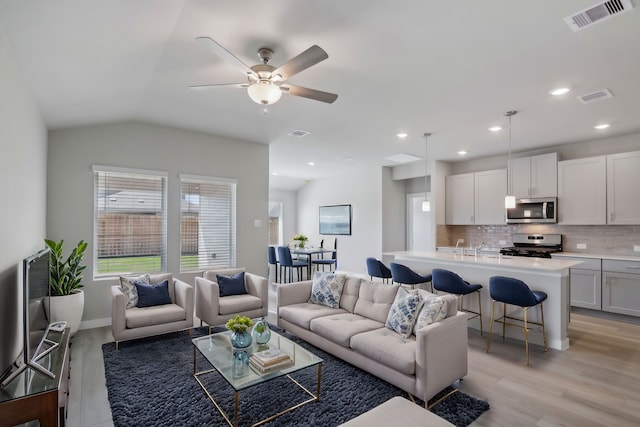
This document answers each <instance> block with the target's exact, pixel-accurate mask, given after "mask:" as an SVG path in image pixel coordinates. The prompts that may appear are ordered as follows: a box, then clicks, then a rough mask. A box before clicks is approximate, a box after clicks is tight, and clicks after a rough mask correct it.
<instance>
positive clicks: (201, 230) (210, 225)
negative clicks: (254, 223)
mask: <svg viewBox="0 0 640 427" xmlns="http://www.w3.org/2000/svg"><path fill="white" fill-rule="evenodd" d="M235 265H236V181H235V180H230V179H225V178H212V177H201V176H190V175H181V176H180V271H183V272H184V271H194V270H202V269H204V268H212V267H235Z"/></svg>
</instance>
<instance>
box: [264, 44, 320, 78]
mask: <svg viewBox="0 0 640 427" xmlns="http://www.w3.org/2000/svg"><path fill="white" fill-rule="evenodd" d="M328 57H329V55H328V54H327V52H325V51H324V49H322V48H321V47H320V46H317V45H313V46H311V47H310V48H309V49H307V50H305V51H304V52H302V53H301V54H300V55H298V56H296V57H295V58H292V59H290V60H289V61H287V62H285V63H284V64H282V65H281V66H280V67H279V68H277V69H276V70H274V71H273V72H272V73H271V74H272V75H276V74H279V75H281V76H282V80H286V79H288V78H289V77H292V76H294V75H296V74H298V73H299V72H300V71H304V70H306V69H307V68H309V67H311V66H312V65H316V64H317V63H318V62H320V61H324V60H325V59H327V58H328Z"/></svg>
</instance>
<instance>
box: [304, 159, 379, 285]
mask: <svg viewBox="0 0 640 427" xmlns="http://www.w3.org/2000/svg"><path fill="white" fill-rule="evenodd" d="M381 189H382V171H381V169H380V168H379V167H370V168H363V169H362V170H359V171H356V172H354V173H353V174H349V175H345V176H339V177H332V178H326V179H320V180H315V181H311V182H310V183H309V184H307V185H305V186H304V187H302V188H301V189H300V190H299V191H298V232H300V233H303V234H305V235H307V236H308V237H309V238H310V239H311V240H312V241H317V242H319V241H320V239H321V238H322V237H325V238H327V239H329V240H331V241H333V240H332V239H333V238H334V237H337V239H338V268H339V269H340V270H348V271H353V272H357V273H366V271H367V269H366V265H365V259H366V258H367V257H368V256H380V253H381V252H382V190H381ZM342 204H350V205H351V209H352V230H351V236H320V235H319V234H318V207H319V206H321V205H342Z"/></svg>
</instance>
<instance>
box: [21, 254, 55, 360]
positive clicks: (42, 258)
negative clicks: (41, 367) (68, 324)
mask: <svg viewBox="0 0 640 427" xmlns="http://www.w3.org/2000/svg"><path fill="white" fill-rule="evenodd" d="M49 256H50V253H49V248H46V249H43V250H41V251H40V252H38V253H37V254H34V255H32V256H30V257H28V258H25V259H24V261H23V273H24V274H23V276H22V277H23V285H24V287H23V295H24V306H23V310H24V312H23V313H24V336H23V339H24V362H25V363H28V362H29V361H30V360H32V359H33V358H34V356H36V349H37V348H38V345H39V344H40V341H42V338H43V337H44V334H45V332H46V330H47V327H48V326H49V320H48V319H47V313H48V312H49V310H48V307H46V308H45V305H46V304H48V303H49V298H48V297H49V296H50V293H49V289H50V288H49Z"/></svg>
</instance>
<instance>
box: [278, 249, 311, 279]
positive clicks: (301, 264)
mask: <svg viewBox="0 0 640 427" xmlns="http://www.w3.org/2000/svg"><path fill="white" fill-rule="evenodd" d="M278 261H279V262H280V278H281V279H282V282H284V283H286V273H287V268H288V269H289V283H291V282H293V269H294V268H295V269H296V270H297V271H298V280H302V269H303V268H307V269H308V268H309V266H308V264H307V262H306V261H299V260H294V259H292V258H291V249H289V248H288V247H287V246H278ZM282 269H284V275H283V273H282Z"/></svg>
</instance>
